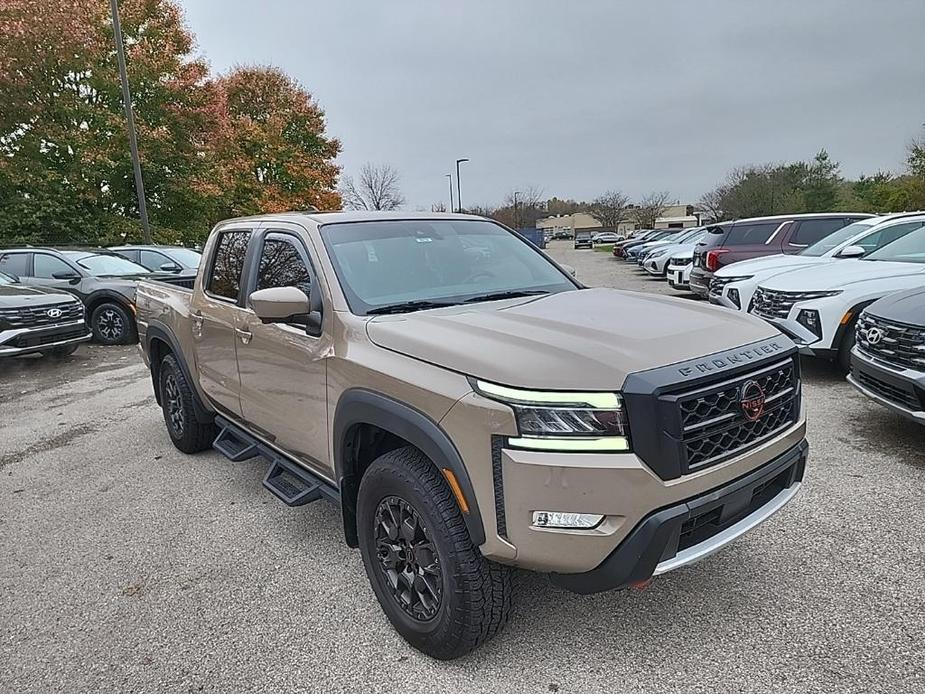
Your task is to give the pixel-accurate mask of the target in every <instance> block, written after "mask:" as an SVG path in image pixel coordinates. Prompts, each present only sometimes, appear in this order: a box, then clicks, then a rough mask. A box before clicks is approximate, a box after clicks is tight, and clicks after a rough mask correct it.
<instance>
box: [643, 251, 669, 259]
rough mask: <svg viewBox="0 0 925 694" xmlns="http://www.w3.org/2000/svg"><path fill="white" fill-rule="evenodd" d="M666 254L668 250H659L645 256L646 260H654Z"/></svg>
mask: <svg viewBox="0 0 925 694" xmlns="http://www.w3.org/2000/svg"><path fill="white" fill-rule="evenodd" d="M666 253H668V249H661V250H657V251H652V252H651V253H649V254H648V255H647V256H646V260H654V259H655V258H661V257H662V256H663V255H665V254H666Z"/></svg>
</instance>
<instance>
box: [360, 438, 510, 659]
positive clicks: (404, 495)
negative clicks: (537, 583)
mask: <svg viewBox="0 0 925 694" xmlns="http://www.w3.org/2000/svg"><path fill="white" fill-rule="evenodd" d="M357 523H358V531H359V532H358V534H359V542H360V552H361V553H362V555H363V564H364V565H365V567H366V575H367V576H368V577H369V581H370V583H371V584H372V587H373V591H374V592H375V594H376V598H377V599H378V600H379V604H380V605H381V606H382V609H383V610H384V611H385V614H386V616H387V617H388V619H389V621H390V622H391V623H392V626H393V627H394V628H395V630H396V631H397V632H398V633H399V634H401V636H402V637H403V638H404V639H405V640H406V641H407V642H408V643H410V644H411V645H412V646H414V647H415V648H416V649H418V650H419V651H421V652H422V653H425V654H427V655H429V656H431V657H433V658H438V659H440V660H450V659H453V658H458V657H460V656H462V655H465V654H466V653H469V652H470V651H472V650H473V649H475V648H477V647H478V646H479V645H481V644H482V643H484V642H485V641H487V640H488V639H490V638H491V637H492V636H494V635H495V634H496V633H498V632H499V631H500V630H501V628H502V627H503V626H504V625H505V623H506V622H507V620H508V618H509V616H510V612H511V604H512V597H513V570H512V569H511V568H510V567H506V566H502V565H500V564H495V563H494V562H490V561H488V560H487V559H485V557H483V556H482V554H481V552H480V551H479V549H478V547H476V546H475V545H473V543H472V540H471V538H470V537H469V532H468V530H467V528H466V523H465V521H464V520H463V517H462V513H461V512H460V510H459V506H458V505H457V503H456V500H455V498H454V497H453V494H452V492H451V491H450V487H449V485H448V484H447V482H446V480H445V479H444V477H443V475H441V474H440V471H439V470H438V469H437V468H436V466H435V465H434V464H433V463H432V462H431V461H430V460H429V459H428V458H427V457H426V456H425V455H424V454H423V453H421V452H420V451H419V450H418V449H416V448H413V447H410V446H409V447H406V448H400V449H397V450H394V451H390V452H389V453H386V454H384V455H382V456H380V457H379V458H377V459H376V460H374V461H373V463H372V464H371V465H370V467H369V469H368V470H367V471H366V473H365V474H364V475H363V479H362V481H361V482H360V490H359V497H358V500H357Z"/></svg>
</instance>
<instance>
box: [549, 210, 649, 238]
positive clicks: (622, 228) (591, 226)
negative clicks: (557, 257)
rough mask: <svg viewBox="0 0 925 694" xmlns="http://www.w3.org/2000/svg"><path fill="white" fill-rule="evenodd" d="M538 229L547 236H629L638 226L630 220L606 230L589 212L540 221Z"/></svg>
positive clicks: (561, 215)
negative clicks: (560, 233)
mask: <svg viewBox="0 0 925 694" xmlns="http://www.w3.org/2000/svg"><path fill="white" fill-rule="evenodd" d="M536 228H537V229H542V230H543V231H544V232H545V233H546V234H547V235H550V234H554V233H555V232H557V231H567V232H568V234H569V236H574V235H575V232H576V231H595V232H597V231H616V232H617V233H618V234H628V233H630V232H631V231H633V230H634V229H635V228H636V225H635V224H633V222H632V221H630V220H625V221H622V222H620V224H619V225H617V228H616V229H611V228H608V229H604V227H603V225H602V224H601V223H600V222H599V221H597V220H596V219H595V218H594V217H592V216H591V215H589V214H588V213H587V212H575V213H574V214H560V215H557V216H555V217H545V218H543V219H538V220H537V222H536Z"/></svg>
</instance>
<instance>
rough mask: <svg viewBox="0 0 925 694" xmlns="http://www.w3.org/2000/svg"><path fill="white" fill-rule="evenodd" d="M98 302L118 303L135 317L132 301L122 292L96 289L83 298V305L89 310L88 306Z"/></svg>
mask: <svg viewBox="0 0 925 694" xmlns="http://www.w3.org/2000/svg"><path fill="white" fill-rule="evenodd" d="M100 303H106V304H109V303H112V304H119V306H121V307H122V308H124V309H126V310H127V311H128V312H129V313H131V314H132V318H133V319H134V317H135V311H134V310H132V301H131V299H129V298H128V297H127V296H125V295H124V294H120V293H119V292H117V291H115V290H112V289H97V290H96V291H95V292H92V293H90V294H88V295H87V298H86V299H84V305H85V306H86V307H87V309H88V310H89V308H90V306H92V305H93V304H100Z"/></svg>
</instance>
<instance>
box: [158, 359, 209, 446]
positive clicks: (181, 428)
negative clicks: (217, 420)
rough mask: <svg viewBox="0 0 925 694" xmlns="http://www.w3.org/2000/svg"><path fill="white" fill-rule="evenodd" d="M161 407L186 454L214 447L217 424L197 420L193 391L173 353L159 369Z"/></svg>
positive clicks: (175, 438) (169, 428)
mask: <svg viewBox="0 0 925 694" xmlns="http://www.w3.org/2000/svg"><path fill="white" fill-rule="evenodd" d="M158 387H159V388H160V397H161V410H162V411H163V413H164V424H166V425H167V433H169V434H170V440H171V441H173V445H174V446H176V447H177V448H178V449H179V450H181V451H183V452H184V453H198V452H199V451H204V450H206V449H207V448H211V447H212V442H213V441H214V440H215V425H214V424H212V423H211V422H208V423H205V424H203V423H202V422H200V421H199V420H198V419H196V410H195V408H194V407H193V397H194V395H193V390H192V388H191V387H190V384H189V382H188V381H187V380H186V377H185V376H184V375H183V370H182V369H181V368H180V365H179V364H178V363H177V360H176V358H175V357H174V356H173V355H172V354H168V355H167V356H166V357H164V359H163V360H162V361H161V367H160V371H159V372H158Z"/></svg>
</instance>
